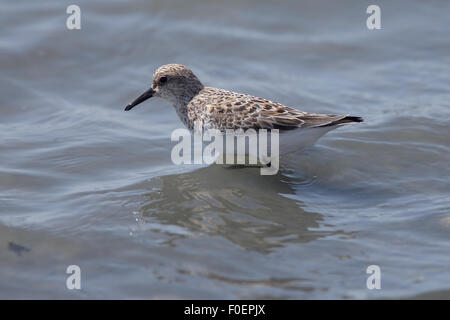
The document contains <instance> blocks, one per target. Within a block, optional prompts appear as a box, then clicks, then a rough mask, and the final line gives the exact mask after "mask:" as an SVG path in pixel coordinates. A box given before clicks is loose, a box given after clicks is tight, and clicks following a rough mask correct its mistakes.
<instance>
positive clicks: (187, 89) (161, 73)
mask: <svg viewBox="0 0 450 320" xmlns="http://www.w3.org/2000/svg"><path fill="white" fill-rule="evenodd" d="M202 89H203V84H202V83H201V82H200V80H199V79H198V78H197V77H196V76H195V74H194V73H193V72H192V71H191V70H190V69H189V68H187V67H185V66H183V65H181V64H165V65H163V66H161V67H159V68H158V69H157V70H156V71H155V73H153V80H152V86H151V87H150V88H149V89H148V90H147V91H145V92H144V93H143V94H141V95H140V96H139V97H138V98H136V100H134V101H133V102H132V103H130V104H129V105H127V106H126V108H125V111H129V110H131V109H132V108H134V107H135V106H137V105H138V104H140V103H141V102H144V101H145V100H147V99H149V98H151V97H160V98H163V99H166V100H168V101H170V102H172V103H174V104H175V103H177V102H181V103H187V102H189V101H190V100H191V99H192V98H193V97H194V96H195V95H196V94H197V93H198V92H199V91H200V90H202Z"/></svg>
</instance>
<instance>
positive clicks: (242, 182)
mask: <svg viewBox="0 0 450 320" xmlns="http://www.w3.org/2000/svg"><path fill="white" fill-rule="evenodd" d="M282 171H283V170H281V171H280V172H279V173H278V174H277V175H274V176H261V175H260V174H259V169H251V168H244V169H225V168H224V167H221V166H217V165H213V166H210V167H206V168H201V169H199V170H196V171H193V172H189V173H182V174H176V175H170V176H164V177H160V178H158V180H159V181H151V182H152V184H153V185H155V184H156V185H158V186H159V187H158V188H157V191H153V192H151V193H148V194H146V195H145V202H144V204H143V205H142V206H141V208H140V214H141V215H142V218H143V220H144V223H145V222H147V223H152V224H153V225H154V224H155V223H156V224H160V225H171V226H173V228H172V229H173V230H180V227H181V228H183V230H186V231H187V232H174V233H173V234H171V232H170V231H168V233H169V234H171V241H170V242H171V243H172V244H174V241H175V240H176V239H179V238H180V237H181V238H183V237H187V236H191V235H192V234H196V233H202V234H208V235H209V236H220V237H223V238H225V239H227V240H229V241H231V242H233V243H234V244H236V245H238V246H240V247H242V248H245V249H248V250H254V251H258V252H271V251H272V250H273V249H274V248H277V247H281V246H284V245H285V244H287V243H292V242H308V241H312V240H314V239H317V238H320V237H323V236H327V235H330V234H336V233H341V232H339V231H321V230H320V226H321V224H323V220H324V219H323V216H322V215H321V214H319V213H314V212H309V211H307V210H306V209H305V208H304V207H305V205H304V204H303V203H302V202H301V201H298V200H295V186H296V185H301V184H302V183H305V181H302V180H300V179H297V178H292V177H289V175H286V174H283V172H282ZM164 229H165V230H170V228H164ZM328 230H329V229H328ZM174 245H176V244H174Z"/></svg>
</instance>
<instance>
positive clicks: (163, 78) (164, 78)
mask: <svg viewBox="0 0 450 320" xmlns="http://www.w3.org/2000/svg"><path fill="white" fill-rule="evenodd" d="M166 82H167V77H161V78H159V83H166Z"/></svg>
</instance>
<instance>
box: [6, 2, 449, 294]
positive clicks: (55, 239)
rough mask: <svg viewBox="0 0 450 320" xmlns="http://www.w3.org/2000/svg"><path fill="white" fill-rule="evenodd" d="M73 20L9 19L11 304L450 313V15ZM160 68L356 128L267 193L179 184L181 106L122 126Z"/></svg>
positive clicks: (206, 7) (431, 8)
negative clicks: (446, 302)
mask: <svg viewBox="0 0 450 320" xmlns="http://www.w3.org/2000/svg"><path fill="white" fill-rule="evenodd" d="M70 4H72V3H71V1H56V0H54V1H39V2H33V1H9V2H7V1H2V2H1V4H0V5H1V10H0V25H1V28H0V70H1V71H0V99H1V100H0V297H1V298H44V299H46V298H288V299H304V298H305V299H316V298H325V299H328V298H363V299H365V298H369V299H372V298H409V297H416V296H420V297H439V298H443V297H449V296H450V294H449V292H450V195H449V190H450V168H449V163H450V129H449V122H450V121H449V119H450V93H449V88H450V38H449V34H450V27H449V25H450V15H449V12H450V3H449V2H448V1H439V0H434V1H427V2H425V1H418V0H415V1H395V2H393V1H374V2H368V1H331V0H328V1H323V0H321V1H312V0H311V1H305V0H303V1H283V2H273V3H271V2H268V1H250V0H244V1H241V0H239V1H162V0H160V1H138V0H133V1H126V2H125V1H123V2H122V1H108V2H102V1H78V2H77V3H76V4H78V5H79V6H80V8H81V30H67V28H66V19H67V17H68V14H66V8H67V6H68V5H70ZM369 4H378V5H379V6H380V8H381V26H382V29H381V30H368V29H367V27H366V19H367V17H368V14H367V13H366V9H367V6H368V5H369ZM165 63H181V64H184V65H187V66H189V67H190V68H191V69H192V70H193V71H194V72H195V73H196V74H197V75H198V77H199V78H200V79H201V80H202V82H203V83H205V84H206V85H210V86H215V87H222V88H226V89H230V90H233V91H238V92H243V93H249V94H253V95H256V96H262V97H265V98H269V99H271V100H275V101H279V102H281V103H284V104H286V105H289V106H293V107H299V108H300V109H302V110H304V111H310V112H320V113H339V114H347V113H349V114H352V115H357V116H363V117H364V118H365V122H364V123H363V124H357V125H351V126H347V127H345V128H340V129H338V130H336V131H333V132H330V133H329V134H328V135H326V136H325V137H324V138H322V139H321V140H320V141H319V142H318V144H317V145H316V146H314V147H312V148H310V149H308V150H306V151H305V152H303V153H297V154H295V155H293V156H291V157H290V159H289V164H288V165H286V166H284V167H283V168H281V170H280V172H279V173H278V174H277V175H275V176H261V175H259V171H258V170H257V169H236V170H227V169H224V168H222V167H220V166H211V167H203V168H196V169H194V168H191V167H189V166H183V167H180V166H176V165H174V164H173V163H172V162H171V160H170V151H171V148H172V146H173V144H171V142H170V134H171V132H172V131H173V130H174V129H176V128H180V127H182V124H181V122H180V121H179V119H178V117H177V115H176V113H175V111H174V109H173V108H172V106H170V105H169V104H168V103H167V102H165V101H163V100H157V99H154V100H149V101H148V102H146V103H144V104H143V105H141V106H139V107H137V108H135V109H133V111H132V112H128V113H125V112H123V107H124V106H125V105H126V104H127V103H129V102H130V101H131V100H132V99H133V98H135V97H136V96H137V94H140V93H141V92H142V90H144V89H146V88H147V87H148V86H149V85H150V82H151V75H152V73H153V71H154V70H155V69H156V68H157V67H158V66H160V65H162V64H165ZM69 265H78V266H80V268H81V275H82V277H81V286H82V289H81V290H68V289H67V288H66V278H67V277H68V275H67V274H66V273H65V272H66V268H67V266H69ZM369 265H378V266H379V267H380V269H381V289H380V290H376V289H375V290H368V289H367V287H366V280H367V278H368V276H369V275H368V274H367V273H366V268H367V267H368V266H369Z"/></svg>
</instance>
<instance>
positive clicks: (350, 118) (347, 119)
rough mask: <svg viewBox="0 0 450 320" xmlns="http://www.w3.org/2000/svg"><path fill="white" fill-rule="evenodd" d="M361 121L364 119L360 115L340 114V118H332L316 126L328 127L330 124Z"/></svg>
mask: <svg viewBox="0 0 450 320" xmlns="http://www.w3.org/2000/svg"><path fill="white" fill-rule="evenodd" d="M363 121H364V119H363V118H362V117H355V116H342V117H340V118H337V119H333V120H332V121H330V122H328V123H324V124H321V125H318V126H317V127H330V126H336V125H343V124H350V123H354V122H363Z"/></svg>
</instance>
